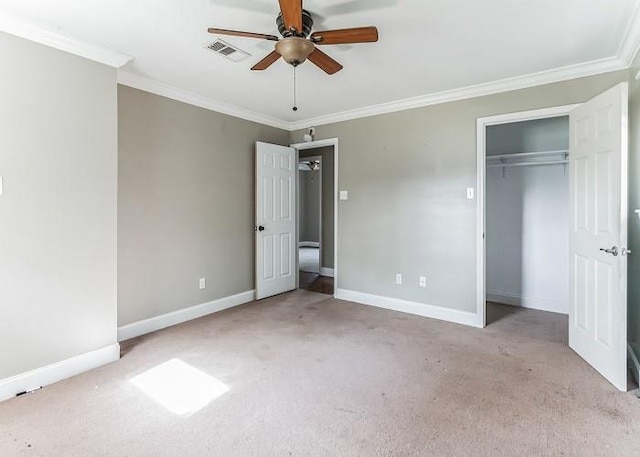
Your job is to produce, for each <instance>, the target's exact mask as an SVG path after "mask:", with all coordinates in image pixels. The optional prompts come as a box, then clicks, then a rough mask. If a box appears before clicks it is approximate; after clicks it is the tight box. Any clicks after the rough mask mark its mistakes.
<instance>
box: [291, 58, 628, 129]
mask: <svg viewBox="0 0 640 457" xmlns="http://www.w3.org/2000/svg"><path fill="white" fill-rule="evenodd" d="M627 68H629V65H628V64H627V63H626V62H625V61H623V60H622V59H619V58H617V57H614V58H607V59H600V60H595V61H592V62H587V63H584V64H578V65H571V66H567V67H563V68H558V69H554V70H548V71H542V72H539V73H532V74H528V75H524V76H516V77H514V78H507V79H502V80H499V81H493V82H489V83H484V84H477V85H473V86H467V87H463V88H460V89H454V90H448V91H443V92H436V93H433V94H427V95H422V96H419V97H411V98H405V99H402V100H396V101H393V102H389V103H381V104H379V105H372V106H368V107H364V108H357V109H354V110H349V111H343V112H340V113H335V114H329V115H326V116H318V117H315V118H310V119H304V120H301V121H295V122H290V123H289V130H291V131H293V130H299V129H304V128H307V127H309V126H310V125H313V126H318V125H326V124H333V123H335V122H344V121H350V120H353V119H359V118H363V117H369V116H377V115H380V114H389V113H395V112H398V111H404V110H408V109H413V108H422V107H425V106H431V105H439V104H442V103H449V102H455V101H460V100H466V99H470V98H475V97H482V96H485V95H493V94H498V93H502V92H510V91H514V90H519V89H526V88H529V87H535V86H542V85H544V84H551V83H557V82H562V81H568V80H571V79H576V78H583V77H585V76H593V75H597V74H602V73H608V72H611V71H617V70H625V69H627Z"/></svg>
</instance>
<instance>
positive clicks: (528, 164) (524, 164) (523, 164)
mask: <svg viewBox="0 0 640 457" xmlns="http://www.w3.org/2000/svg"><path fill="white" fill-rule="evenodd" d="M568 163H569V161H568V160H547V161H544V162H542V161H540V162H517V163H494V164H491V165H487V168H504V167H532V166H535V165H556V164H565V165H566V164H568Z"/></svg>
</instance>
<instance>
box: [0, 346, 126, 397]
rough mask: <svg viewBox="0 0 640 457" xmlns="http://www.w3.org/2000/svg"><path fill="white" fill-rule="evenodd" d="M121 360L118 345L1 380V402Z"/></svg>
mask: <svg viewBox="0 0 640 457" xmlns="http://www.w3.org/2000/svg"><path fill="white" fill-rule="evenodd" d="M118 359H120V345H119V344H118V343H114V344H111V345H109V346H105V347H103V348H100V349H96V350H95V351H91V352H86V353H84V354H80V355H77V356H75V357H71V358H69V359H66V360H62V361H60V362H57V363H53V364H51V365H47V366H45V367H42V368H36V369H35V370H31V371H27V372H26V373H21V374H19V375H16V376H13V377H11V378H6V379H2V380H0V401H4V400H8V399H10V398H13V397H15V396H16V395H18V394H19V393H22V392H30V391H32V390H36V389H39V388H40V387H44V386H48V385H50V384H53V383H55V382H58V381H62V380H63V379H66V378H70V377H72V376H75V375H78V374H80V373H83V372H85V371H89V370H93V369H94V368H98V367H100V366H102V365H106V364H108V363H111V362H115V361H116V360H118Z"/></svg>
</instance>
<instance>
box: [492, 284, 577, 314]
mask: <svg viewBox="0 0 640 457" xmlns="http://www.w3.org/2000/svg"><path fill="white" fill-rule="evenodd" d="M487 301H493V302H497V303H503V304H505V305H513V306H520V307H522V308H529V309H537V310H540V311H550V312H552V313H561V314H569V305H568V303H563V302H562V301H560V300H556V299H553V298H544V297H528V296H523V295H518V294H512V293H509V292H502V291H492V290H487Z"/></svg>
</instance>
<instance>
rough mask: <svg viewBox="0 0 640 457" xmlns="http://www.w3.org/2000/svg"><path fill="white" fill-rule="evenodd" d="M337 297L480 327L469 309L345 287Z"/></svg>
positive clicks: (476, 318) (339, 291)
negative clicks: (447, 306)
mask: <svg viewBox="0 0 640 457" xmlns="http://www.w3.org/2000/svg"><path fill="white" fill-rule="evenodd" d="M335 298H337V299H339V300H346V301H350V302H354V303H360V304H362V305H369V306H375V307H377V308H384V309H390V310H393V311H400V312H401V313H409V314H416V315H418V316H423V317H430V318H432V319H438V320H441V321H447V322H454V323H456V324H463V325H468V326H471V327H479V325H478V317H477V316H476V313H470V312H467V311H460V310H457V309H451V308H444V307H442V306H433V305H427V304H425V303H418V302H413V301H407V300H402V299H399V298H391V297H382V296H379V295H371V294H366V293H363V292H357V291H354V290H345V289H338V291H337V293H336V296H335Z"/></svg>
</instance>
